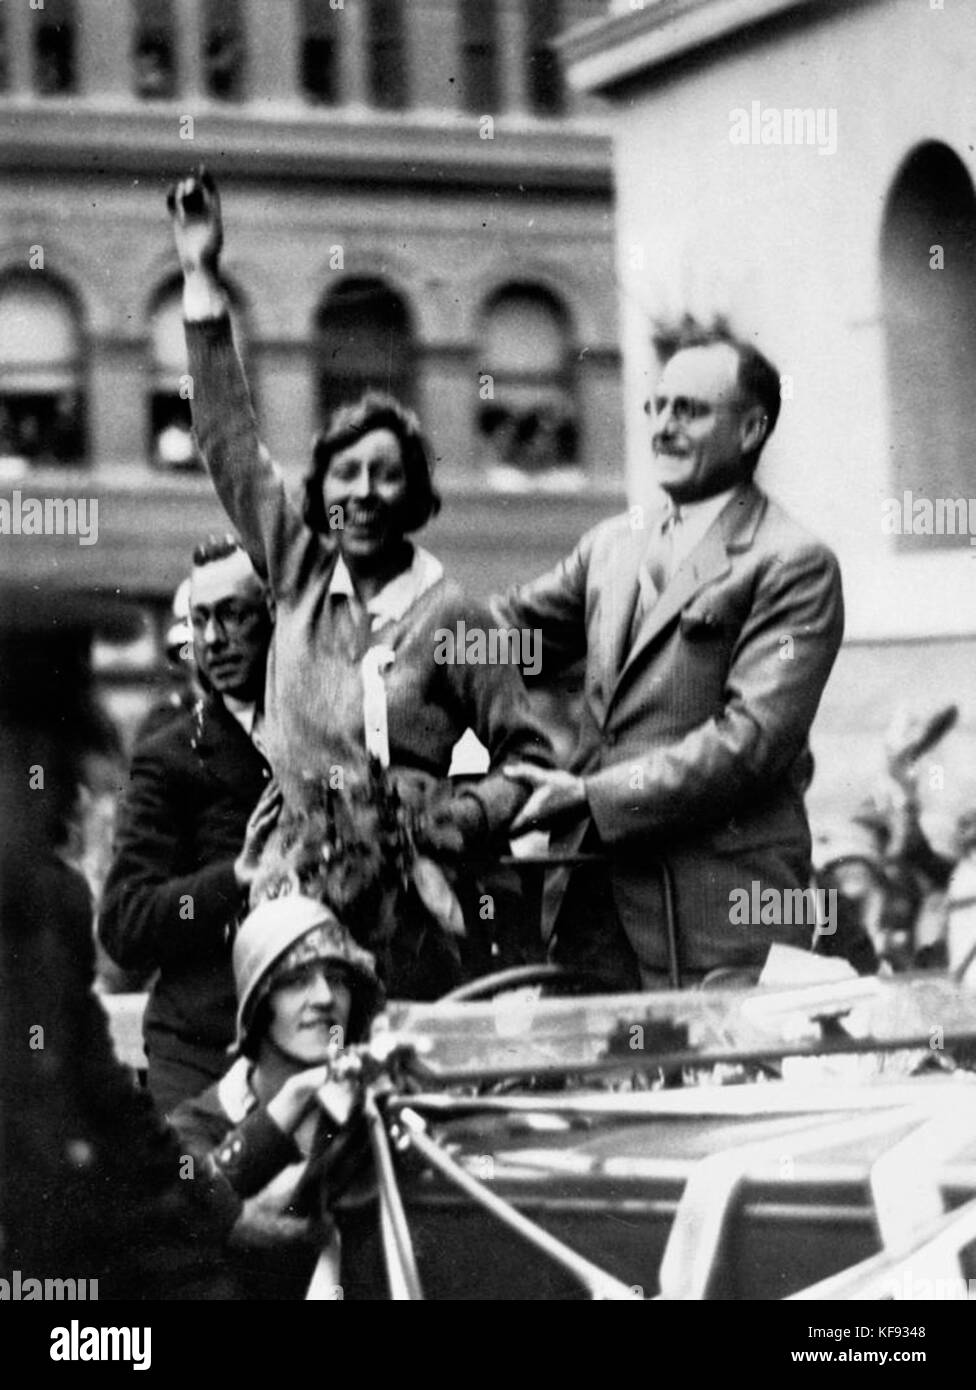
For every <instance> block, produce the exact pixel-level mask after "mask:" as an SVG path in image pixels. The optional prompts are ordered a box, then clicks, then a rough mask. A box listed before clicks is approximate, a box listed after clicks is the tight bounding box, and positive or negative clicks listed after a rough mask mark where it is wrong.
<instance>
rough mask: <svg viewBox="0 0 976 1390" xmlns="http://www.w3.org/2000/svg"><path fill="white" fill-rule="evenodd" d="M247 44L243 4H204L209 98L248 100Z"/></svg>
mask: <svg viewBox="0 0 976 1390" xmlns="http://www.w3.org/2000/svg"><path fill="white" fill-rule="evenodd" d="M246 65H247V44H246V40H245V34H244V19H243V16H242V14H241V6H240V2H239V0H204V11H203V71H204V87H205V90H206V92H207V95H208V96H211V97H216V99H217V100H218V101H240V100H242V98H243V96H244V88H245V68H246Z"/></svg>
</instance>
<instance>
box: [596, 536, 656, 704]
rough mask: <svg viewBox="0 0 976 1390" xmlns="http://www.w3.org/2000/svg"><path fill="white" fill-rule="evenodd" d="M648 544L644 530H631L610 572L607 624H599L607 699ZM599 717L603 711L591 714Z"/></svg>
mask: <svg viewBox="0 0 976 1390" xmlns="http://www.w3.org/2000/svg"><path fill="white" fill-rule="evenodd" d="M646 545H647V536H646V533H645V532H643V531H631V532H630V534H629V536H628V537H627V539H626V541H622V542H621V545H620V548H619V551H618V552H616V554H615V559H614V563H613V567H612V569H611V570H610V571H609V574H608V576H607V580H606V584H605V588H604V611H605V613H606V614H607V618H606V621H605V622H604V623H603V625H602V631H601V641H602V651H601V653H600V656H601V661H602V667H603V690H604V691H605V692H606V700H607V701H609V698H610V694H611V692H612V690H613V688H614V685H615V684H616V682H617V675H618V672H619V671H620V667H621V664H622V662H623V660H624V656H625V653H626V650H627V637H628V634H629V632H630V625H631V622H632V621H633V617H634V607H635V605H636V602H637V584H638V575H639V572H640V564H641V560H642V559H643V557H644V550H645V548H646ZM594 712H595V713H599V714H600V716H601V717H602V714H603V711H599V712H597V711H594Z"/></svg>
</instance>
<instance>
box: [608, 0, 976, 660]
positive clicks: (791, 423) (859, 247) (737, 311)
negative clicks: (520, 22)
mask: <svg viewBox="0 0 976 1390" xmlns="http://www.w3.org/2000/svg"><path fill="white" fill-rule="evenodd" d="M974 18H976V11H974V7H973V4H972V0H945V7H944V9H942V10H933V9H931V8H930V5H929V0H876V2H875V3H874V4H861V5H858V4H855V5H853V6H852V7H851V9H850V10H848V11H846V12H845V11H839V10H838V9H836V8H834V7H833V6H831V7H830V14H829V17H827V21H826V22H813V23H811V22H809V21H804V22H800V23H796V24H794V25H792V26H790V27H788V28H786V29H783V30H781V31H780V32H778V33H776V34H770V35H767V36H765V37H762V38H758V39H754V40H752V41H751V42H749V43H743V44H739V45H736V46H735V47H734V48H733V47H732V46H730V45H728V44H723V46H722V48H721V50H720V52H719V53H718V56H717V57H716V59H715V60H714V61H709V62H707V63H702V64H701V65H700V66H697V67H695V68H692V69H689V68H687V67H686V68H685V70H684V71H683V72H682V73H681V75H680V77H678V78H674V77H672V78H668V79H667V80H664V78H663V76H662V75H661V74H650V75H646V76H645V78H644V79H643V81H642V83H641V85H640V86H639V87H638V88H637V89H636V91H634V90H629V91H628V92H627V95H626V96H619V97H618V98H617V99H615V100H614V101H613V103H612V109H613V112H614V117H615V151H616V153H615V157H616V169H617V197H618V219H617V228H618V233H617V235H618V268H619V288H620V297H621V320H622V332H623V345H624V353H625V399H626V402H627V414H628V418H627V471H628V474H627V475H628V486H629V489H630V492H631V495H632V497H633V498H634V499H637V500H640V499H641V498H642V497H644V496H646V495H647V494H648V490H649V448H648V429H647V420H646V418H645V416H644V415H643V413H642V410H641V405H642V402H643V401H644V399H645V398H646V396H647V395H648V394H649V391H650V389H651V388H652V386H653V380H654V376H655V375H656V372H655V370H654V369H653V366H652V363H653V351H652V348H651V345H650V342H649V334H648V324H649V321H650V320H652V319H653V318H655V317H657V316H659V315H662V314H663V315H680V313H681V312H682V311H683V310H685V309H688V310H691V311H692V312H695V313H697V314H704V315H706V316H707V315H709V314H710V313H711V312H713V311H716V310H718V311H723V312H726V313H727V314H729V315H730V316H731V318H732V321H733V323H734V325H735V326H736V327H737V328H738V330H739V331H740V332H744V333H751V334H754V335H755V341H756V343H757V345H758V346H760V347H761V348H762V349H763V350H764V351H767V352H768V353H769V355H770V356H771V357H772V359H773V360H774V361H775V362H776V363H777V365H778V366H779V368H780V370H781V372H783V373H784V375H788V376H790V377H792V380H793V399H786V400H785V401H784V408H783V414H782V417H781V421H780V425H779V428H778V430H777V432H776V435H775V436H774V438H773V440H772V441H771V444H770V446H769V449H768V451H767V456H766V458H765V460H764V463H763V466H762V469H761V473H760V479H761V481H762V482H763V484H764V485H765V486H767V487H768V488H769V489H770V490H771V491H772V492H773V493H775V494H776V495H777V496H778V497H779V498H780V499H781V500H782V501H783V502H784V503H785V504H786V505H787V506H788V507H789V508H790V509H791V510H793V511H794V512H795V514H796V515H798V516H799V517H800V518H801V519H802V520H804V521H805V522H806V524H808V525H809V526H810V527H811V528H812V529H813V530H815V531H817V532H818V533H819V534H821V535H822V536H824V537H825V538H826V539H827V540H829V542H830V543H831V544H832V545H833V546H834V547H835V549H836V550H837V551H838V553H839V555H840V557H841V562H842V565H843V569H844V577H845V589H846V593H847V600H848V613H849V618H848V636H849V638H854V639H857V638H878V637H903V638H904V637H917V636H923V635H924V636H928V637H931V636H941V635H951V634H973V633H976V559H974V558H973V552H972V551H971V550H970V549H969V547H963V548H960V549H959V550H958V551H954V552H945V551H942V552H941V553H940V552H938V551H933V552H932V553H928V552H923V553H921V554H918V553H915V554H908V555H906V554H904V553H896V551H895V549H894V545H893V542H892V539H891V538H890V537H887V536H885V535H884V534H883V532H882V528H881V505H882V501H883V499H884V498H885V497H888V496H891V495H894V493H895V490H896V488H895V484H894V482H893V481H892V479H891V478H890V477H889V473H888V462H887V461H888V454H889V439H888V424H887V400H886V386H885V373H884V363H883V342H882V324H881V312H882V305H881V294H880V261H879V244H880V233H881V225H882V216H883V211H884V204H885V199H886V197H887V194H888V191H889V189H890V187H891V184H892V180H893V178H894V176H895V174H896V172H897V170H898V168H899V166H900V165H901V163H902V161H903V159H904V158H905V156H906V155H907V154H908V153H909V151H910V150H911V149H912V148H913V147H914V146H915V145H917V144H918V143H919V142H921V141H923V140H941V141H944V142H945V143H946V144H947V145H949V146H950V147H951V148H952V149H953V150H954V151H955V153H956V154H957V155H958V156H959V157H960V158H961V159H962V160H963V162H964V163H965V164H966V166H967V168H968V169H969V171H970V174H971V175H972V174H974V173H976V158H974V153H973V145H974V144H976V83H974V81H973V74H974V72H976V24H974V22H973V21H974ZM753 101H759V102H760V103H761V105H762V107H763V108H768V107H777V108H796V107H812V108H822V109H825V110H826V109H830V108H834V109H835V110H836V113H837V137H838V141H837V150H836V153H833V154H821V153H820V152H819V151H818V149H816V148H811V147H798V146H793V147H788V146H779V147H778V146H775V145H759V146H754V145H736V144H733V143H731V141H730V129H731V125H730V113H731V112H732V111H733V110H734V109H736V108H746V109H747V110H748V109H750V107H751V103H752V102H753ZM920 254H924V255H925V256H926V258H927V257H928V248H927V247H923V248H920ZM932 273H933V274H935V273H938V272H935V271H933V272H932ZM974 405H976V383H974ZM922 491H924V467H923V466H921V465H920V472H919V483H918V486H917V487H916V492H922ZM972 493H973V495H974V496H976V461H974V482H973V488H972Z"/></svg>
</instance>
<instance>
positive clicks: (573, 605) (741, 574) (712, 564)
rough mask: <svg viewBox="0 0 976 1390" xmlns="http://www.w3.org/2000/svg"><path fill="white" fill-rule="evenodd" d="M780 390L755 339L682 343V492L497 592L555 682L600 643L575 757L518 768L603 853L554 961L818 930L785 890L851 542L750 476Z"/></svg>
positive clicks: (624, 967) (647, 976)
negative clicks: (807, 525) (839, 557)
mask: <svg viewBox="0 0 976 1390" xmlns="http://www.w3.org/2000/svg"><path fill="white" fill-rule="evenodd" d="M779 406H780V390H779V375H778V373H777V372H776V370H775V369H774V368H773V366H772V365H771V364H770V363H769V362H768V361H767V360H766V358H765V357H763V356H762V355H761V354H760V353H758V352H757V351H756V350H755V349H754V348H752V347H751V346H749V345H747V344H743V343H740V342H738V341H736V340H734V339H732V338H731V337H728V336H717V335H704V334H703V335H701V336H700V337H699V338H698V339H697V340H693V341H692V342H690V343H689V345H687V346H684V347H682V348H681V349H680V350H678V351H677V352H676V353H675V354H674V355H673V356H672V357H671V358H670V360H669V361H668V363H667V365H666V366H665V369H664V372H663V375H662V377H661V380H660V383H659V385H658V389H657V392H656V394H655V397H654V400H653V402H649V411H648V413H649V415H650V417H651V421H652V434H651V446H652V452H653V457H654V464H655V469H656V475H657V481H658V483H659V484H660V486H661V488H662V489H663V491H664V493H665V495H666V499H667V501H666V505H665V506H663V507H662V509H661V511H660V513H659V514H656V515H654V516H652V517H651V519H650V523H649V524H648V525H636V526H635V525H634V521H635V520H637V521H638V522H639V521H641V519H642V518H641V517H640V515H639V513H640V509H631V512H630V513H629V514H627V515H625V516H622V517H615V518H612V519H611V520H609V521H606V522H603V523H601V524H600V525H598V526H596V527H594V528H593V530H591V531H589V532H588V533H587V534H586V535H585V536H584V537H583V539H582V540H581V541H580V543H579V544H578V546H577V547H576V549H575V550H574V551H573V553H572V554H571V555H570V556H569V558H568V559H566V560H564V561H563V562H562V563H561V564H560V565H559V566H557V568H556V569H555V570H553V571H552V572H551V573H549V574H547V575H544V576H543V577H542V578H541V579H538V580H536V581H535V582H534V583H532V584H529V585H527V586H525V587H523V588H520V589H516V590H515V591H514V592H513V593H512V594H510V595H509V597H508V598H507V599H506V600H505V601H503V602H500V603H499V604H498V605H497V612H498V616H499V617H500V618H501V619H502V620H503V621H504V622H505V623H506V624H508V625H510V626H512V627H515V628H519V629H540V630H541V633H542V676H543V678H550V677H552V676H555V675H558V674H559V672H560V671H561V670H563V669H566V668H568V667H569V666H571V665H572V664H573V663H575V662H577V661H579V660H580V659H584V658H585V668H586V673H585V685H584V694H583V703H582V715H581V724H580V729H579V735H578V741H577V745H576V749H575V752H574V754H573V757H572V759H571V763H570V768H569V770H568V771H563V770H558V771H546V770H544V769H539V768H530V767H528V766H526V765H524V764H520V765H518V766H515V767H512V768H511V769H510V773H511V775H513V776H517V777H519V778H521V779H523V780H524V781H527V782H529V783H530V784H531V785H532V786H533V788H534V791H533V794H532V796H531V798H530V800H529V801H528V802H527V803H526V805H525V806H524V808H523V810H522V812H521V814H520V816H519V818H518V821H517V822H516V825H515V826H514V827H513V828H514V829H516V830H517V829H518V828H520V827H528V826H530V825H539V826H549V827H550V828H551V829H552V832H553V836H552V841H551V848H552V850H553V851H555V852H557V853H569V852H574V851H576V850H582V851H583V852H585V853H590V852H593V853H595V854H599V855H601V856H603V858H604V859H605V861H606V862H605V864H604V865H594V864H587V865H585V866H583V867H579V868H577V869H576V870H575V871H574V872H573V874H572V880H571V886H570V889H569V891H566V882H565V880H566V875H565V873H564V874H562V875H560V876H557V882H556V883H555V884H554V885H552V888H553V891H552V892H551V893H550V895H549V902H548V906H547V911H546V914H545V918H544V930H545V932H546V933H547V935H548V936H549V938H550V949H551V953H552V955H553V957H554V959H556V960H558V961H562V962H564V963H566V964H569V965H571V966H574V967H577V968H581V969H583V970H585V971H587V972H589V973H591V974H593V975H595V976H597V978H599V979H600V980H601V981H602V982H603V983H604V984H605V985H606V986H607V987H609V988H615V989H638V988H644V989H653V988H662V987H666V986H667V985H668V984H669V983H670V984H676V983H678V981H679V980H680V982H681V983H683V984H686V985H687V984H691V983H694V982H696V981H698V980H700V979H702V978H703V977H704V976H705V975H706V974H708V973H709V972H711V971H714V970H716V969H718V968H721V967H732V968H737V967H739V968H741V967H745V968H755V967H756V966H758V965H760V964H761V962H762V961H763V959H764V958H765V955H766V952H767V950H768V948H769V946H770V945H771V944H772V943H773V942H775V941H781V942H786V943H790V944H794V945H800V946H803V945H806V944H808V942H809V940H810V936H811V930H812V924H808V923H807V922H806V921H801V922H800V923H797V922H796V921H795V917H796V916H797V915H799V914H798V912H797V908H798V906H799V904H798V900H797V898H796V896H793V897H791V898H787V897H784V894H786V893H787V892H788V891H789V890H803V889H805V888H806V887H807V886H808V884H809V882H810V832H809V827H808V824H807V818H806V813H805V809H804V805H803V791H804V789H805V787H806V785H807V783H808V782H809V779H810V776H811V774H812V760H811V757H810V753H809V749H808V746H807V736H808V733H809V729H810V725H811V723H812V721H813V717H814V715H815V713H816V710H817V705H818V703H819V701H820V696H821V693H822V691H823V688H824V685H825V683H826V680H827V677H828V675H829V673H830V670H831V667H832V665H833V663H834V658H835V657H836V655H837V651H838V648H839V646H840V642H841V637H842V633H843V601H842V596H841V582H840V574H839V570H838V566H837V562H836V560H835V558H834V556H833V554H832V553H831V552H830V551H829V550H828V549H827V548H826V547H825V546H824V545H822V544H821V543H820V542H819V541H817V540H816V539H814V537H812V536H810V535H808V534H807V533H806V532H805V531H804V530H802V529H801V527H800V526H798V525H797V524H796V523H795V522H794V521H793V520H792V519H791V518H790V517H789V516H787V515H786V514H785V513H784V512H783V511H782V510H781V509H780V507H778V506H777V504H776V503H775V502H774V501H772V500H771V499H770V498H769V497H767V496H766V495H765V494H764V493H763V492H761V491H760V489H759V488H758V487H757V486H756V485H755V483H754V482H753V473H754V471H755V468H756V465H757V463H758V460H759V457H760V454H761V451H762V448H763V445H764V444H765V442H766V440H767V439H768V437H769V435H770V434H771V432H772V430H773V428H774V426H775V424H776V419H777V416H778V414H779ZM559 879H561V880H562V881H561V882H560V881H559ZM753 885H758V888H754V887H753ZM743 889H744V890H746V895H747V898H746V901H748V903H749V904H750V907H749V909H748V910H746V911H745V912H744V911H743V910H742V908H741V903H742V902H743V898H742V896H741V890H743ZM770 889H771V890H774V892H773V893H772V894H769V893H766V890H770ZM764 893H766V896H765V897H763V896H762V895H763V894H764ZM757 894H758V896H757ZM756 903H761V904H762V910H761V912H756V911H755V910H754V906H753V905H754V904H756ZM811 905H812V904H811V903H809V902H808V904H807V908H808V909H809V907H810V906H811ZM743 917H746V918H747V920H742V919H743ZM787 917H790V918H791V920H790V921H787V920H785V919H786V918H787ZM670 924H673V928H674V929H673V931H672V930H671V929H670Z"/></svg>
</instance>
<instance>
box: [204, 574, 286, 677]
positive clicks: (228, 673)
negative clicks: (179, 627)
mask: <svg viewBox="0 0 976 1390" xmlns="http://www.w3.org/2000/svg"><path fill="white" fill-rule="evenodd" d="M190 621H191V623H192V624H193V654H194V656H195V658H196V662H197V666H198V668H199V669H200V670H201V671H202V672H203V674H204V675H205V676H206V678H207V679H208V680H209V682H210V684H211V686H212V687H213V688H214V690H216V691H217V693H218V694H219V695H230V696H232V697H234V698H235V699H238V700H256V699H257V698H258V696H259V695H260V694H261V691H262V690H263V688H264V668H265V661H266V659H267V653H268V639H269V636H270V633H271V619H270V616H269V614H268V607H267V604H266V603H265V599H264V590H263V589H262V587H261V581H260V580H259V579H258V577H257V575H256V574H255V573H254V570H253V568H252V566H251V562H250V560H249V559H248V558H247V556H246V555H245V554H244V552H243V551H240V550H237V551H234V553H233V554H232V555H227V556H226V557H225V558H224V559H223V560H211V562H210V563H209V564H207V565H201V566H200V567H199V568H195V569H194V571H193V575H192V577H191V580H190Z"/></svg>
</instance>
